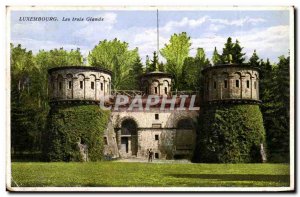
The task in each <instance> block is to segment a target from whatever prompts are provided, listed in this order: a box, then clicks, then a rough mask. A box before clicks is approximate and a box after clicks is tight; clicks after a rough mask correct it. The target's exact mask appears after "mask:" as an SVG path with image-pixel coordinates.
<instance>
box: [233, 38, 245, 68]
mask: <svg viewBox="0 0 300 197" xmlns="http://www.w3.org/2000/svg"><path fill="white" fill-rule="evenodd" d="M242 50H243V47H241V46H240V42H239V41H238V40H236V41H235V44H234V46H233V53H232V61H233V62H234V63H237V64H243V63H244V61H245V58H244V56H245V53H242Z"/></svg>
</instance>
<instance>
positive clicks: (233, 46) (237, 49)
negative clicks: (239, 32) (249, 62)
mask: <svg viewBox="0 0 300 197" xmlns="http://www.w3.org/2000/svg"><path fill="white" fill-rule="evenodd" d="M242 50H243V47H241V46H240V43H239V41H238V40H236V42H235V43H233V42H232V39H231V37H228V39H227V42H226V43H225V47H224V48H223V53H222V55H221V61H222V63H223V64H226V63H230V60H229V55H232V63H237V64H242V63H243V62H244V61H245V58H244V55H245V53H242Z"/></svg>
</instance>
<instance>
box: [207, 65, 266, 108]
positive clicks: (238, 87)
mask: <svg viewBox="0 0 300 197" xmlns="http://www.w3.org/2000/svg"><path fill="white" fill-rule="evenodd" d="M202 73H203V75H204V83H205V86H204V95H203V100H204V101H205V102H214V101H242V100H243V101H245V102H253V103H255V102H260V101H259V72H258V69H257V68H253V67H248V66H241V65H239V64H222V65H217V66H212V67H208V68H206V69H204V70H203V71H202Z"/></svg>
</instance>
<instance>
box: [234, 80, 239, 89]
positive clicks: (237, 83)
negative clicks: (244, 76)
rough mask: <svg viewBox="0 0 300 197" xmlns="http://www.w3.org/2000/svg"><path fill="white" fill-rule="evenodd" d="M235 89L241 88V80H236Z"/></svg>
mask: <svg viewBox="0 0 300 197" xmlns="http://www.w3.org/2000/svg"><path fill="white" fill-rule="evenodd" d="M235 87H237V88H239V87H240V80H235Z"/></svg>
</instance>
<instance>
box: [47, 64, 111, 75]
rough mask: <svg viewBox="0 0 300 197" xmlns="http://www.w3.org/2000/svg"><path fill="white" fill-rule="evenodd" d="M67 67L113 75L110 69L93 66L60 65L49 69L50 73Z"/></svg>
mask: <svg viewBox="0 0 300 197" xmlns="http://www.w3.org/2000/svg"><path fill="white" fill-rule="evenodd" d="M65 69H81V70H82V69H83V70H92V71H99V72H104V73H106V74H109V75H112V71H110V70H108V69H106V68H101V67H91V66H60V67H55V68H50V69H48V73H51V72H53V71H57V70H65Z"/></svg>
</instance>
